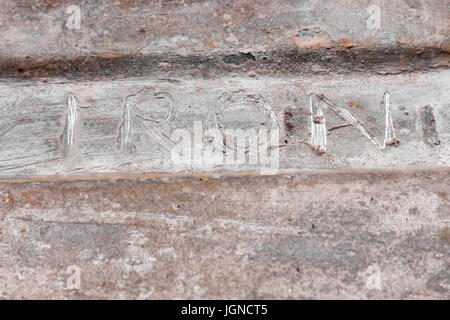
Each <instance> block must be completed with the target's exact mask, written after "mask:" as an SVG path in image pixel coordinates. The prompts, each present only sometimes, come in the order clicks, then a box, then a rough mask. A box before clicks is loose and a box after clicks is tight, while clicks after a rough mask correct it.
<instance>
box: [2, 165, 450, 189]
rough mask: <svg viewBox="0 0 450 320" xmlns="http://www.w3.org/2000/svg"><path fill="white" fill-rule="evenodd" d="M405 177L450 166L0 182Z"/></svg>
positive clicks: (443, 171) (448, 171)
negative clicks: (271, 173)
mask: <svg viewBox="0 0 450 320" xmlns="http://www.w3.org/2000/svg"><path fill="white" fill-rule="evenodd" d="M408 176H415V177H417V176H424V177H429V176H436V177H439V179H440V180H442V182H443V183H446V181H449V179H446V178H445V177H446V176H450V167H433V168H403V169H347V168H345V169H326V170H325V169H324V170H294V171H280V172H278V173H277V174H275V175H261V174H259V173H251V172H245V173H244V172H243V173H231V172H221V173H193V174H186V173H160V174H155V173H123V174H118V173H111V174H108V173H102V174H90V175H72V176H58V175H54V176H36V177H33V178H24V179H15V178H7V179H0V186H2V185H3V186H5V185H13V184H14V185H16V184H36V183H37V184H41V183H44V184H45V183H75V182H93V183H102V182H103V183H108V182H125V183H133V182H136V183H137V182H139V183H140V182H170V181H209V180H214V181H218V180H222V181H223V180H228V179H276V178H283V177H300V178H302V179H319V178H322V180H326V181H329V180H330V179H340V181H341V182H344V181H345V180H348V179H350V180H372V179H377V180H386V179H389V180H392V179H398V178H401V177H408Z"/></svg>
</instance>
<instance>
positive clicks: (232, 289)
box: [0, 169, 450, 299]
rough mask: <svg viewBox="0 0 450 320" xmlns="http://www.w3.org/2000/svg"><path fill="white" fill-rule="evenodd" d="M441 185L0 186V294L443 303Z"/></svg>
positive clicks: (400, 178) (416, 178)
mask: <svg viewBox="0 0 450 320" xmlns="http://www.w3.org/2000/svg"><path fill="white" fill-rule="evenodd" d="M449 181H450V172H449V170H448V169H441V170H428V171H400V172H392V171H385V172H383V171H378V172H357V171H348V172H345V171H332V172H323V173H303V174H298V175H283V176H270V177H269V176H266V177H263V176H235V177H228V178H213V177H205V176H203V177H202V176H197V177H191V178H176V177H172V178H170V177H166V178H159V179H158V178H155V177H153V178H149V179H142V180H140V181H135V180H131V181H130V180H116V181H100V182H70V183H48V182H44V181H42V182H40V183H39V182H35V183H30V184H15V183H11V184H2V185H0V192H1V193H0V195H1V202H0V210H1V211H2V212H3V214H2V220H1V222H0V232H1V233H0V296H2V297H3V298H68V299H76V298H88V299H95V298H129V299H134V298H168V299H172V298H248V299H252V298H362V299H366V298H400V299H413V298H418V299H422V298H427V299H429V298H432V299H449V298H450V291H449V288H450V276H449V271H450V266H449V263H450V256H449V254H450V242H449V239H450V224H449V223H450V210H449V191H450V188H449ZM71 265H76V266H78V267H79V268H80V270H81V287H80V289H79V290H68V289H67V279H68V278H69V276H70V275H71V273H67V272H66V270H67V268H68V267H69V266H71ZM374 274H379V276H380V284H379V286H378V287H377V286H374V285H373V283H372V282H371V280H368V279H369V278H370V277H371V276H372V277H373V276H374Z"/></svg>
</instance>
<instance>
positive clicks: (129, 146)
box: [118, 96, 139, 154]
mask: <svg viewBox="0 0 450 320" xmlns="http://www.w3.org/2000/svg"><path fill="white" fill-rule="evenodd" d="M133 97H134V96H128V97H127V99H126V102H125V111H124V115H123V118H124V119H123V122H122V124H121V125H120V128H119V137H118V149H119V150H120V151H123V152H127V153H129V154H134V153H135V151H136V145H135V142H136V140H137V139H138V138H139V137H138V136H137V132H136V127H137V123H136V119H135V117H134V110H133V100H132V99H133Z"/></svg>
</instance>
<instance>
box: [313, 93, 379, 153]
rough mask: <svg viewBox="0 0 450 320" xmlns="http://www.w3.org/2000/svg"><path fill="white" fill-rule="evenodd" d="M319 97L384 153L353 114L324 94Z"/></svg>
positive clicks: (373, 137)
mask: <svg viewBox="0 0 450 320" xmlns="http://www.w3.org/2000/svg"><path fill="white" fill-rule="evenodd" d="M317 97H318V98H319V99H320V100H323V101H324V102H325V103H326V104H327V105H328V107H329V108H330V109H331V110H332V111H333V112H334V113H336V114H337V115H338V116H340V117H341V118H342V119H344V120H345V121H347V122H349V123H350V124H351V125H352V126H354V127H355V128H357V129H359V131H360V132H361V133H362V134H363V135H364V136H365V137H366V138H367V139H369V141H370V142H372V143H373V144H374V145H375V146H376V147H377V149H378V151H380V152H382V151H383V147H382V146H381V145H380V144H379V142H378V141H377V140H376V139H375V136H374V135H373V134H371V133H370V132H368V131H367V130H366V129H365V128H364V126H363V125H362V123H361V122H360V121H359V120H358V119H356V118H355V117H354V116H353V114H351V113H350V112H349V111H348V110H346V109H344V108H341V107H339V106H337V105H336V104H335V103H334V102H333V101H331V100H330V99H328V98H327V97H325V96H324V95H323V94H318V95H317Z"/></svg>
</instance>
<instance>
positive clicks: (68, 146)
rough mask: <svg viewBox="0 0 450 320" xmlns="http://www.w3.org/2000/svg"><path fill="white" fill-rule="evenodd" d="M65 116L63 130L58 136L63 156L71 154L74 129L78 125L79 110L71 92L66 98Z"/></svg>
mask: <svg viewBox="0 0 450 320" xmlns="http://www.w3.org/2000/svg"><path fill="white" fill-rule="evenodd" d="M67 108H68V112H67V116H66V124H65V127H64V131H63V133H62V135H61V137H60V145H61V151H62V155H63V157H64V158H68V157H70V156H71V154H72V151H73V149H74V146H75V133H76V132H75V131H76V129H77V126H78V120H79V111H78V108H77V101H76V99H75V97H74V95H73V94H70V95H69V98H68V99H67Z"/></svg>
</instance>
